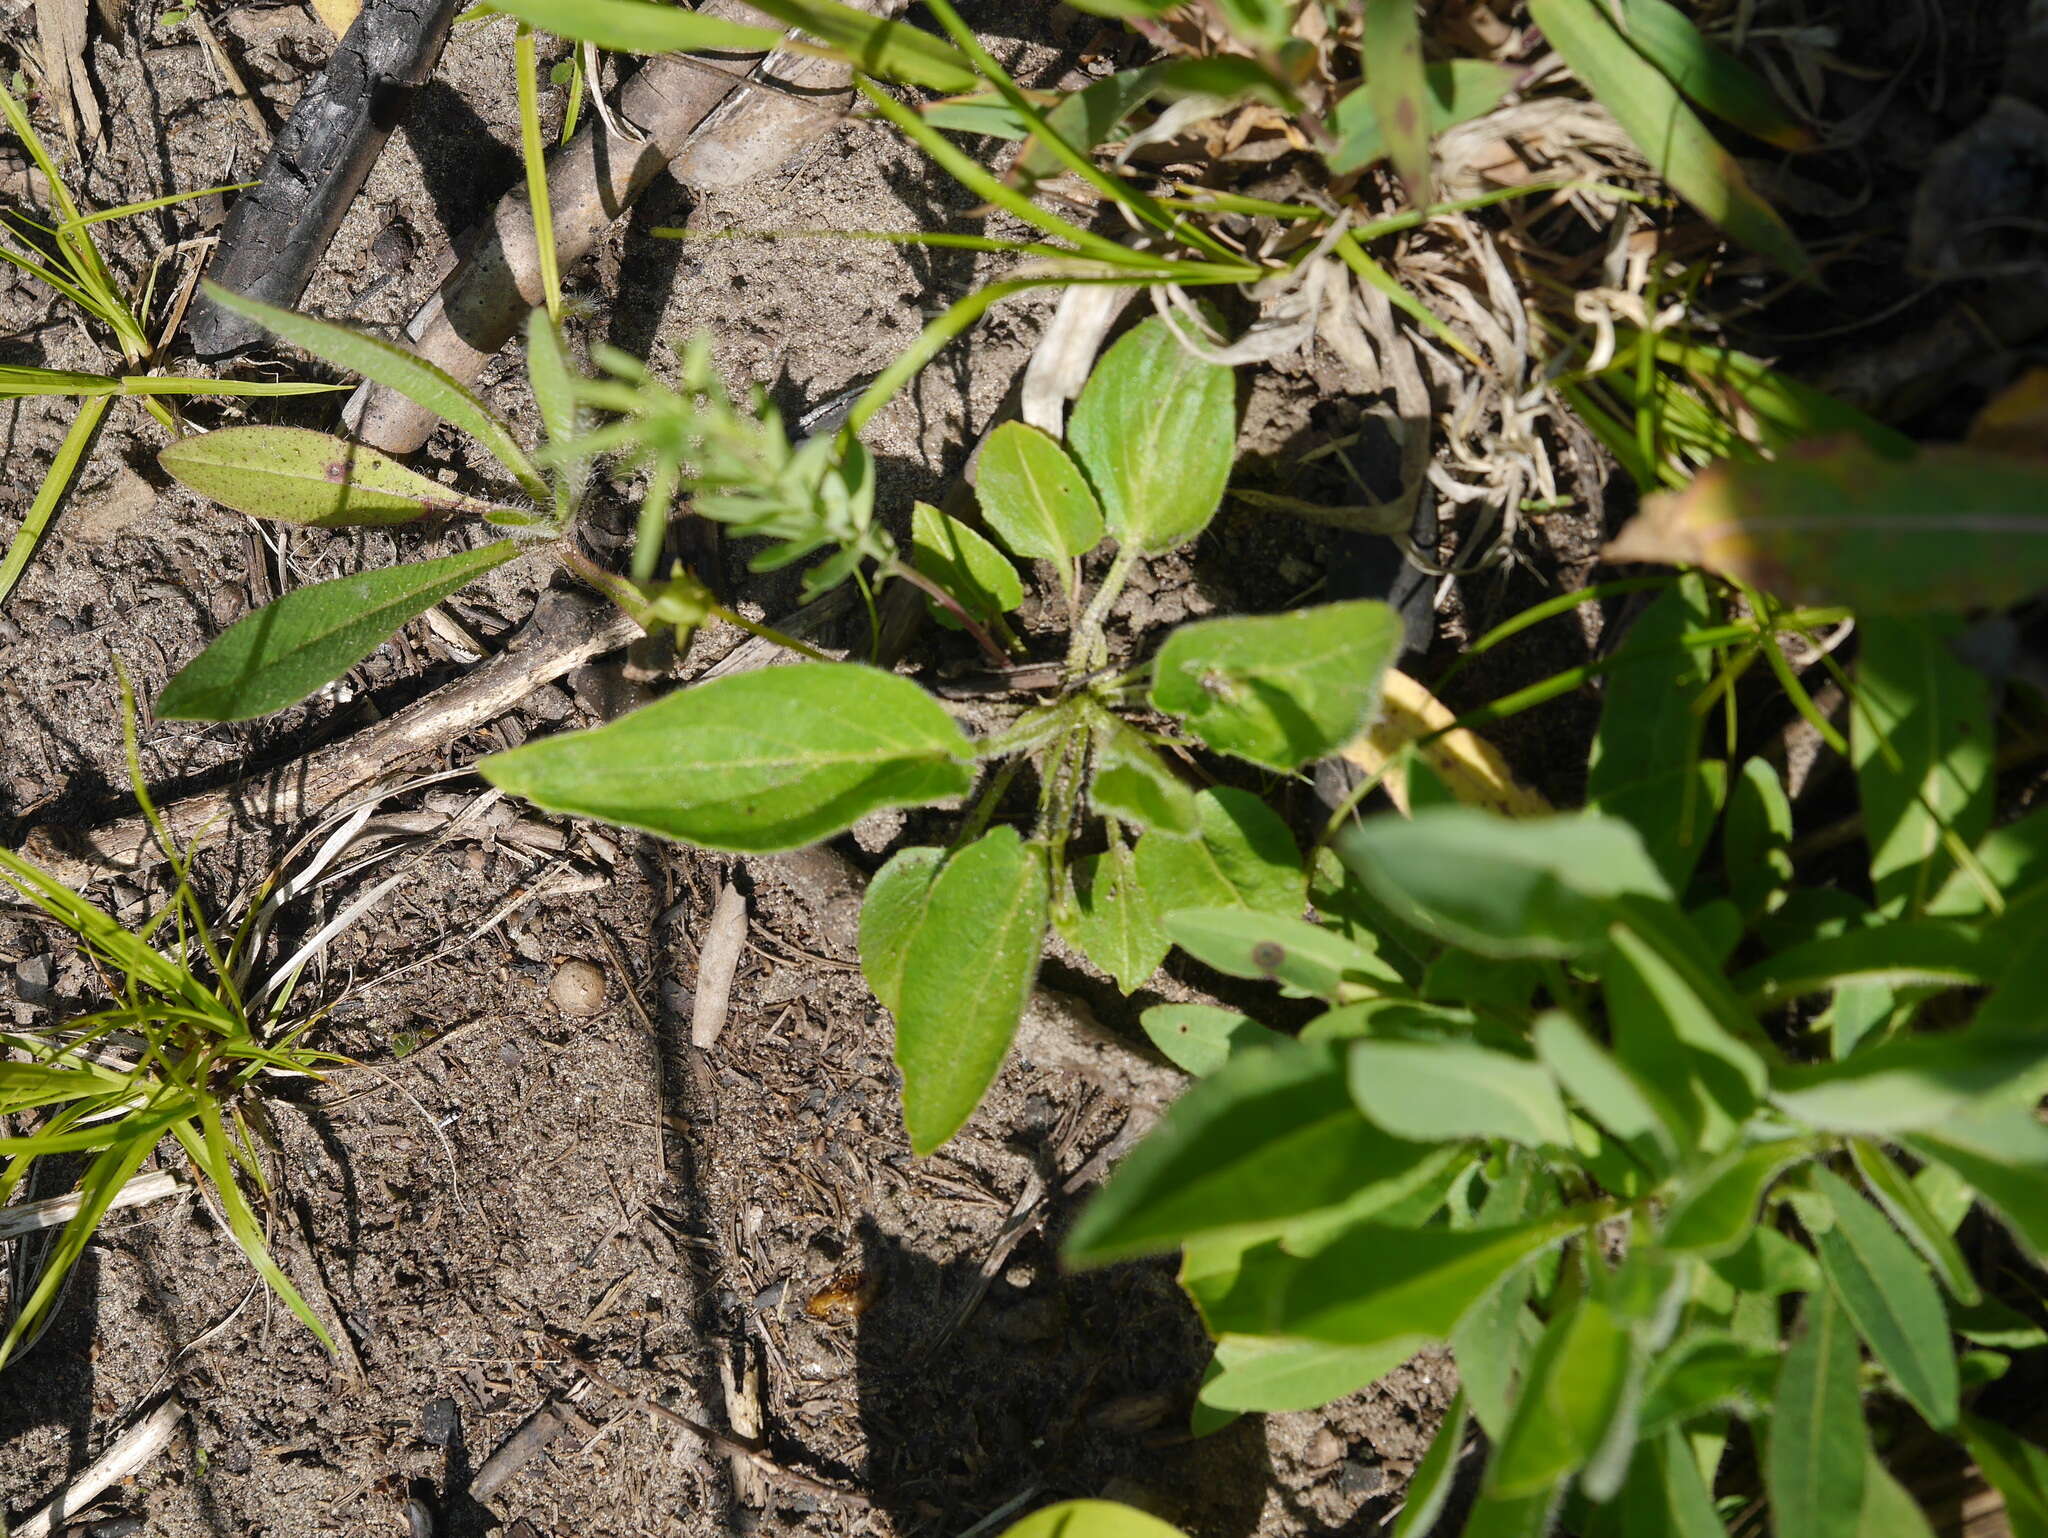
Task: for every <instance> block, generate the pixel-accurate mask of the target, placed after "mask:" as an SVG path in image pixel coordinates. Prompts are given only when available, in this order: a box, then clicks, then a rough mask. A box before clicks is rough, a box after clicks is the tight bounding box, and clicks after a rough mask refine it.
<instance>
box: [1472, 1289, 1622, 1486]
mask: <svg viewBox="0 0 2048 1538" xmlns="http://www.w3.org/2000/svg"><path fill="white" fill-rule="evenodd" d="M1634 1375H1635V1347H1634V1343H1633V1341H1632V1340H1631V1338H1630V1334H1629V1330H1628V1327H1627V1326H1626V1324H1624V1323H1623V1322H1622V1321H1621V1320H1619V1319H1617V1318H1616V1317H1615V1316H1614V1314H1613V1312H1612V1311H1611V1310H1610V1309H1609V1308H1608V1307H1607V1306H1606V1304H1604V1303H1602V1302H1601V1301H1600V1300H1599V1299H1598V1298H1592V1297H1582V1298H1581V1299H1580V1300H1579V1301H1578V1302H1577V1303H1576V1304H1574V1305H1572V1306H1570V1307H1568V1308H1566V1309H1565V1310H1564V1311H1563V1312H1561V1313H1559V1314H1558V1315H1557V1316H1556V1317H1555V1318H1553V1319H1552V1320H1551V1321H1550V1326H1549V1328H1548V1329H1546V1330H1545V1331H1544V1333H1543V1339H1542V1340H1541V1341H1540V1342H1539V1343H1538V1344H1537V1347H1536V1353H1535V1355H1534V1356H1533V1357H1531V1358H1530V1361H1529V1371H1528V1375H1527V1377H1526V1379H1525V1380H1524V1386H1523V1389H1522V1393H1521V1396H1520V1398H1519V1399H1518V1401H1517V1402H1516V1405H1515V1416H1514V1419H1513V1420H1512V1421H1510V1422H1509V1423H1508V1429H1507V1435H1506V1436H1504V1437H1503V1438H1502V1439H1501V1444H1500V1446H1499V1448H1497V1449H1496V1450H1495V1452H1494V1456H1493V1462H1492V1463H1490V1464H1489V1465H1488V1466H1487V1470H1486V1484H1487V1489H1488V1490H1489V1491H1490V1492H1491V1493H1493V1494H1495V1495H1499V1496H1505V1497H1508V1498H1511V1499H1512V1498H1516V1497H1521V1496H1530V1495H1537V1494H1540V1493H1542V1492H1545V1491H1548V1490H1549V1489H1551V1488H1552V1487H1553V1486H1554V1485H1556V1484H1558V1483H1560V1482H1561V1481H1562V1480H1564V1479H1565V1478H1566V1477H1568V1476H1569V1475H1571V1474H1574V1473H1577V1472H1578V1471H1579V1470H1580V1469H1582V1468H1585V1467H1586V1466H1587V1465H1588V1464H1589V1463H1592V1462H1593V1461H1594V1459H1595V1458H1596V1456H1598V1455H1599V1454H1600V1452H1601V1451H1602V1449H1603V1447H1604V1446H1605V1445H1606V1443H1607V1441H1608V1439H1609V1437H1610V1436H1611V1435H1612V1434H1613V1432H1614V1430H1615V1425H1616V1421H1617V1419H1618V1418H1620V1417H1621V1416H1622V1415H1623V1413H1624V1410H1625V1408H1626V1398H1627V1391H1628V1388H1629V1383H1630V1380H1631V1378H1632V1377H1633V1376H1634ZM1629 1441H1631V1442H1632V1441H1633V1438H1629ZM1619 1473H1620V1470H1617V1471H1616V1474H1617V1476H1618V1475H1619ZM1588 1493H1589V1494H1592V1495H1594V1497H1595V1498H1596V1499H1598V1498H1599V1496H1600V1492H1598V1491H1589V1492H1588ZM1606 1493H1607V1494H1612V1493H1613V1491H1612V1487H1611V1486H1610V1487H1609V1489H1608V1490H1607V1492H1606Z"/></svg>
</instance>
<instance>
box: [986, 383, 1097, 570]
mask: <svg viewBox="0 0 2048 1538" xmlns="http://www.w3.org/2000/svg"><path fill="white" fill-rule="evenodd" d="M974 490H975V495H976V496H977V497H979V498H980V500H981V516H982V518H983V519H984V520H986V522H987V523H988V526H989V528H990V529H992V530H993V531H994V532H995V536H996V538H997V539H999V540H1001V541H1002V542H1003V543H1004V544H1005V545H1007V546H1008V547H1009V549H1010V553H1011V554H1012V555H1016V556H1021V557H1023V558H1024V559H1025V560H1041V561H1058V562H1060V563H1062V566H1063V567H1064V566H1066V565H1068V564H1071V563H1072V562H1073V561H1076V560H1078V559H1079V558H1080V557H1082V556H1084V555H1086V554H1087V553H1088V552H1089V551H1091V550H1093V549H1094V548H1095V547H1096V545H1098V544H1100V543H1101V541H1102V509H1101V508H1100V507H1099V506H1097V505H1096V501H1095V493H1094V492H1092V491H1090V490H1089V489H1088V478H1087V477H1086V476H1085V475H1083V474H1082V473H1081V467H1080V466H1079V465H1077V464H1075V463H1074V462H1073V460H1071V459H1069V458H1068V457H1067V451H1066V450H1065V449H1063V448H1061V447H1060V446H1059V444H1058V443H1056V442H1054V441H1053V439H1051V438H1050V437H1048V436H1047V435H1046V434H1044V433H1042V432H1040V431H1039V430H1038V429H1037V428H1035V427H1031V426H1028V425H1026V424H1025V423H1023V422H1005V423H1003V425H1002V426H1000V427H998V428H997V429H996V430H995V431H994V432H992V433H990V434H989V439H988V443H987V444H986V445H985V446H984V447H983V448H982V451H981V463H980V467H979V470H978V472H977V474H976V479H975V483H974ZM1072 580H1073V578H1072V576H1071V574H1069V573H1066V572H1064V571H1063V572H1062V583H1063V585H1070V584H1071V583H1072Z"/></svg>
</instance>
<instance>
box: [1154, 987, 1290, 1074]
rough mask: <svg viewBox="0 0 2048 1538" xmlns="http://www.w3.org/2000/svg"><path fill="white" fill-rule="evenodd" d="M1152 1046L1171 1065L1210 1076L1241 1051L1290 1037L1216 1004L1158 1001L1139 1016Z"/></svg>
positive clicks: (1266, 1045)
mask: <svg viewBox="0 0 2048 1538" xmlns="http://www.w3.org/2000/svg"><path fill="white" fill-rule="evenodd" d="M1138 1023H1139V1024H1140V1025H1142V1026H1144V1028H1145V1034H1146V1035H1147V1036H1149V1037H1150V1038H1151V1039H1152V1045H1153V1046H1155V1047H1157V1048H1158V1049H1159V1050H1160V1051H1161V1052H1162V1053H1164V1054H1165V1055H1166V1057H1167V1059H1168V1060H1169V1061H1170V1062H1172V1064H1173V1065H1174V1066H1175V1067H1176V1068H1179V1069H1181V1070H1182V1071H1183V1072H1185V1073H1190V1074H1192V1075H1194V1076H1195V1077H1196V1078H1198V1079H1203V1078H1207V1077H1208V1076H1209V1075H1210V1074H1212V1073H1214V1072H1215V1071H1216V1070H1217V1069H1219V1068H1221V1067H1222V1066H1223V1065H1224V1064H1225V1063H1227V1062H1229V1061H1230V1059H1231V1058H1232V1057H1233V1056H1235V1055H1236V1054H1237V1053H1239V1052H1247V1051H1253V1050H1256V1049H1257V1048H1260V1047H1272V1046H1277V1045H1279V1044H1280V1043H1281V1042H1283V1041H1285V1040H1287V1038H1286V1037H1285V1036H1282V1035H1281V1034H1280V1033H1279V1032H1278V1031H1274V1030H1268V1029H1267V1028H1266V1027H1265V1026H1263V1025H1260V1024H1259V1023H1258V1022H1257V1021H1256V1020H1253V1019H1252V1018H1251V1017H1250V1016H1248V1015H1241V1014H1239V1013H1238V1012H1237V1011H1236V1010H1234V1009H1221V1008H1219V1007H1217V1006H1216V1005H1214V1004H1155V1005H1153V1006H1152V1008H1150V1009H1148V1010H1146V1011H1145V1013H1144V1014H1142V1015H1140V1016H1139V1017H1138Z"/></svg>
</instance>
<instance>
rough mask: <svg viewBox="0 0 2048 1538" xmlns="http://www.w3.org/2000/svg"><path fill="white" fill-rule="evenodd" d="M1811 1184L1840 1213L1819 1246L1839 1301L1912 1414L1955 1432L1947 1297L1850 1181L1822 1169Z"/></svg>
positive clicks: (1956, 1403) (1939, 1428) (1822, 1264)
mask: <svg viewBox="0 0 2048 1538" xmlns="http://www.w3.org/2000/svg"><path fill="white" fill-rule="evenodd" d="M1813 1179H1814V1183H1815V1185H1816V1186H1817V1187H1818V1188H1819V1190H1820V1192H1821V1194H1822V1195H1824V1196H1825V1197H1826V1198H1827V1200H1828V1204H1829V1206H1831V1207H1832V1208H1833V1209H1834V1214H1835V1226H1834V1227H1833V1228H1831V1229H1829V1230H1827V1231H1826V1232H1825V1233H1820V1234H1815V1235H1814V1236H1813V1240H1814V1251H1815V1253H1816V1254H1817V1255H1818V1256H1819V1257H1820V1268H1821V1270H1822V1271H1823V1272H1825V1273H1826V1275H1827V1279H1828V1285H1829V1286H1830V1287H1832V1288H1833V1289H1834V1292H1835V1298H1836V1301H1837V1302H1839V1303H1840V1304H1841V1305H1842V1309H1843V1311H1844V1312H1845V1313H1847V1314H1848V1316H1849V1318H1850V1319H1851V1320H1853V1321H1854V1323H1855V1325H1856V1329H1857V1332H1858V1333H1859V1334H1861V1335H1862V1337H1863V1338H1864V1339H1865V1340H1866V1341H1868V1342H1869V1343H1870V1349H1871V1350H1872V1351H1873V1352H1874V1353H1876V1355H1877V1359H1878V1361H1880V1362H1882V1363H1883V1364H1884V1367H1885V1370H1886V1371H1888V1372H1889V1373H1890V1374H1891V1375H1892V1381H1893V1382H1895V1383H1897V1384H1898V1386H1899V1391H1900V1392H1901V1393H1903V1394H1904V1395H1905V1396H1906V1398H1907V1399H1909V1400H1911V1401H1912V1403H1913V1408H1915V1409H1916V1410H1918V1411H1919V1412H1920V1414H1921V1415H1922V1417H1924V1418H1925V1419H1926V1421H1927V1423H1928V1424H1929V1425H1931V1426H1933V1427H1934V1428H1935V1429H1936V1430H1937V1431H1946V1430H1949V1429H1951V1428H1953V1427H1954V1425H1955V1423H1956V1416H1957V1415H1958V1414H1959V1413H1960V1411H1961V1405H1960V1403H1959V1401H1958V1395H1959V1394H1960V1392H1961V1388H1960V1385H1959V1383H1958V1381H1957V1378H1956V1358H1955V1353H1954V1351H1953V1350H1951V1349H1950V1345H1949V1329H1948V1315H1947V1314H1946V1312H1944V1310H1943V1309H1942V1306H1941V1294H1940V1293H1939V1292H1937V1291H1935V1288H1934V1283H1933V1282H1932V1281H1931V1280H1930V1279H1929V1278H1928V1275H1927V1272H1926V1270H1925V1269H1924V1268H1923V1267H1922V1265H1921V1263H1920V1261H1919V1260H1918V1259H1917V1258H1916V1257H1915V1256H1914V1254H1913V1251H1912V1250H1911V1249H1910V1248H1909V1247H1908V1246H1907V1244H1906V1241H1905V1240H1903V1239H1901V1238H1900V1237H1899V1236H1898V1234H1897V1233H1896V1232H1895V1231H1894V1230H1893V1229H1892V1226H1891V1225H1890V1224H1889V1223H1887V1222H1886V1221H1885V1220H1884V1218H1883V1217H1882V1216H1881V1215H1880V1214H1879V1213H1878V1212H1877V1210H1876V1209H1875V1208H1873V1207H1872V1206H1871V1205H1870V1203H1868V1202H1866V1201H1865V1200H1864V1199H1863V1198H1862V1197H1860V1196H1858V1195H1857V1194H1856V1192H1855V1191H1854V1189H1852V1188H1851V1187H1850V1185H1849V1183H1848V1182H1847V1181H1845V1180H1843V1179H1842V1178H1841V1177H1840V1176H1838V1175H1835V1174H1834V1173H1832V1172H1831V1171H1829V1170H1828V1169H1827V1168H1826V1167H1825V1166H1821V1165H1816V1166H1815V1167H1814V1171H1813Z"/></svg>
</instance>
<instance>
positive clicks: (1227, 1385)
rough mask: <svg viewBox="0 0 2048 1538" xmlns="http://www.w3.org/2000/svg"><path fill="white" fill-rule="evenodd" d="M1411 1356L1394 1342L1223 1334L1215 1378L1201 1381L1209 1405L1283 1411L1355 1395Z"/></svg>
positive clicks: (1217, 1349)
mask: <svg viewBox="0 0 2048 1538" xmlns="http://www.w3.org/2000/svg"><path fill="white" fill-rule="evenodd" d="M1411 1355H1413V1353H1412V1352H1410V1351H1408V1350H1407V1349H1405V1348H1404V1347H1401V1346H1399V1345H1396V1346H1393V1347H1387V1346H1364V1347H1350V1346H1326V1345H1321V1344H1318V1343H1317V1342H1315V1341H1305V1340H1276V1339H1273V1338H1272V1337H1270V1336H1263V1335H1226V1336H1224V1337H1223V1339H1221V1340H1219V1341H1218V1342H1217V1343H1216V1364H1217V1367H1218V1368H1219V1371H1218V1372H1217V1374H1216V1376H1215V1377H1213V1378H1211V1379H1210V1380H1209V1381H1208V1382H1207V1383H1205V1384H1203V1385H1202V1392H1201V1402H1202V1403H1203V1404H1205V1405H1207V1406H1209V1407H1211V1408H1212V1409H1217V1410H1232V1411H1252V1412H1257V1413H1261V1414H1286V1413H1287V1412H1289V1411H1293V1410H1313V1409H1315V1408H1316V1407H1317V1406H1319V1405H1326V1404H1328V1403H1330V1401H1331V1400H1333V1399H1342V1398H1343V1397H1344V1396H1345V1395H1347V1394H1355V1393H1357V1392H1358V1390H1360V1389H1362V1388H1364V1387H1365V1386H1366V1385H1367V1384H1369V1383H1371V1382H1373V1381H1374V1380H1375V1379H1378V1378H1384V1377H1385V1376H1386V1375H1387V1374H1388V1373H1390V1372H1392V1371H1393V1370H1394V1369H1395V1368H1396V1367H1399V1366H1400V1365H1401V1364H1402V1363H1403V1362H1404V1361H1406V1360H1407V1359H1408V1358H1409V1356H1411Z"/></svg>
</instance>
